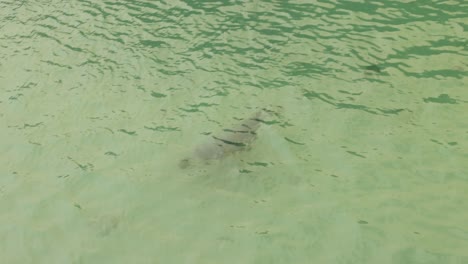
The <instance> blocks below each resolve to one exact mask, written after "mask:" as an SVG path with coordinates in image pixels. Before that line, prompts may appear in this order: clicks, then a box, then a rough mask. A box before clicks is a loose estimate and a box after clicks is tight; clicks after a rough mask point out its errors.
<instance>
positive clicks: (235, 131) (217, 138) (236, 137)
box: [179, 110, 264, 169]
mask: <svg viewBox="0 0 468 264" xmlns="http://www.w3.org/2000/svg"><path fill="white" fill-rule="evenodd" d="M263 114H264V111H263V110H259V111H257V112H255V113H254V114H253V115H252V116H251V117H249V118H246V119H244V120H243V121H242V122H240V123H239V124H237V125H235V126H233V127H231V128H229V129H223V131H222V132H221V133H219V134H218V135H212V136H211V138H209V140H208V141H207V142H205V143H203V144H200V145H198V146H197V147H195V149H194V151H193V154H192V155H191V156H190V157H187V158H184V159H182V160H181V161H180V162H179V167H180V168H182V169H185V168H187V167H189V166H190V165H191V161H192V160H194V159H197V160H201V161H205V162H206V161H210V160H219V159H222V158H224V157H226V156H228V155H230V154H232V153H235V152H238V151H242V150H246V149H248V147H249V146H250V145H251V144H252V142H254V141H255V139H256V138H257V133H256V131H257V130H258V128H259V127H260V126H261V124H262V122H264V121H263V120H262V115H263Z"/></svg>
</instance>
